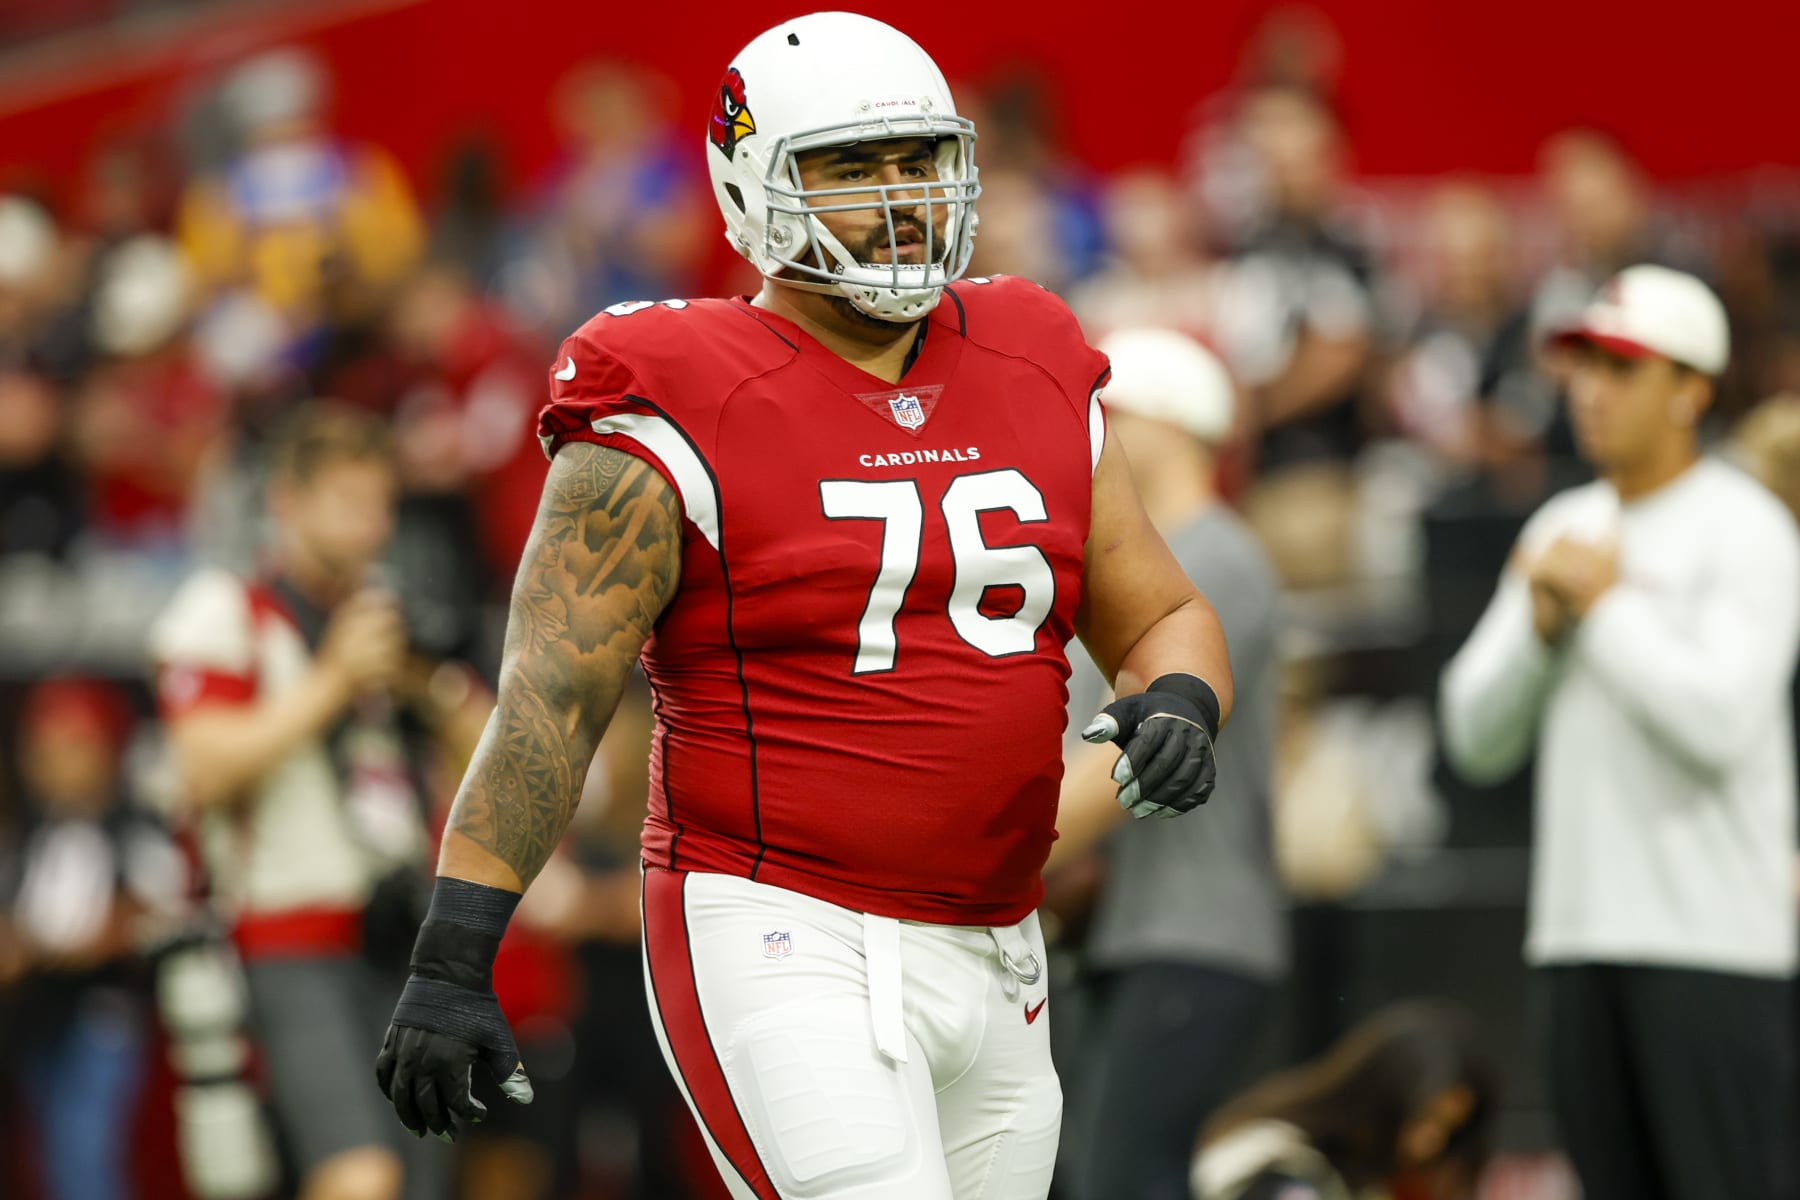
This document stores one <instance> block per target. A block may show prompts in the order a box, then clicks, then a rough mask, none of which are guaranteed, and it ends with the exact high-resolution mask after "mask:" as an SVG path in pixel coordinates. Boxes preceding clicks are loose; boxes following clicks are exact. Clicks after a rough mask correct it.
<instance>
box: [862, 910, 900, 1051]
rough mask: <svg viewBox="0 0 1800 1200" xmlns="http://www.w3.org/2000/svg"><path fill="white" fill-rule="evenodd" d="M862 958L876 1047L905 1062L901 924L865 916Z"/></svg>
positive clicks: (892, 920) (884, 918)
mask: <svg viewBox="0 0 1800 1200" xmlns="http://www.w3.org/2000/svg"><path fill="white" fill-rule="evenodd" d="M863 957H864V958H865V959H866V960H867V964H868V971H869V1023H870V1024H871V1025H872V1026H873V1027H874V1030H875V1048H876V1049H877V1050H879V1051H881V1052H882V1053H883V1054H885V1055H886V1056H887V1057H888V1058H890V1059H892V1060H893V1061H894V1062H897V1063H903V1062H905V1061H906V1020H905V1010H904V1009H903V1008H902V1006H901V996H900V922H899V921H896V920H895V919H894V918H893V917H877V916H874V915H872V914H868V913H865V914H864V915H863Z"/></svg>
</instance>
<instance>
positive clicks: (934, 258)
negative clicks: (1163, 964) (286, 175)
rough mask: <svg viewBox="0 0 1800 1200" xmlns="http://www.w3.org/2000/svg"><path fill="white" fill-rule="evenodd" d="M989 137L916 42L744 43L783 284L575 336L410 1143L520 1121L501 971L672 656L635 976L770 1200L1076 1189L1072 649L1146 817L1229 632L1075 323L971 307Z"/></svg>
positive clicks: (989, 282)
mask: <svg viewBox="0 0 1800 1200" xmlns="http://www.w3.org/2000/svg"><path fill="white" fill-rule="evenodd" d="M974 143H975V130H974V128H973V127H972V125H971V124H970V122H969V121H968V120H966V119H964V118H962V117H959V116H957V115H956V107H955V104H954V102H953V101H952V99H951V96H950V92H949V89H948V88H947V87H946V85H945V83H944V79H943V76H942V74H941V73H940V72H939V71H938V69H937V67H936V66H935V65H934V64H933V62H932V61H931V59H930V58H929V57H927V56H926V54H925V53H924V51H923V50H921V49H920V48H919V47H918V46H917V45H916V44H915V43H914V42H913V41H911V40H910V39H909V38H907V37H906V36H904V35H903V34H901V33H899V32H897V31H896V30H894V29H891V28H889V27H888V26H886V25H884V24H882V23H880V22H878V21H874V20H871V19H869V18H866V17H860V16H852V15H848V14H843V13H820V14H815V15H812V16H808V17H802V18H800V19H798V20H794V21H791V22H788V23H785V24H782V25H779V26H777V27H775V28H774V29H771V30H769V31H768V32H766V33H764V34H763V35H762V36H760V37H758V38H756V39H755V40H754V41H753V42H751V43H750V44H749V45H748V46H747V47H745V49H744V50H743V52H742V53H741V54H739V55H738V57H737V58H736V60H735V61H734V62H733V64H732V66H731V69H730V70H729V71H728V72H727V73H726V76H725V79H724V81H723V83H722V84H721V85H720V88H719V92H718V95H717V97H716V103H715V105H714V109H713V114H712V123H711V128H710V130H709V134H708V145H707V147H706V149H705V154H706V156H707V160H708V161H709V162H710V163H711V166H712V178H713V185H714V191H715V194H716V196H717V199H718V202H719V206H720V209H721V210H722V212H723V213H724V216H725V226H726V230H727V236H728V237H729V239H730V241H731V243H732V245H734V246H735V247H736V248H737V249H738V250H739V251H740V252H741V253H742V254H743V255H744V256H745V257H746V258H748V259H749V260H750V261H751V262H752V263H754V264H755V265H756V266H757V268H758V269H759V270H760V271H761V273H762V276H763V279H764V283H763V287H762V289H761V291H760V293H759V294H758V295H756V296H754V297H745V298H738V299H732V300H692V301H683V300H665V301H661V302H641V303H634V304H621V305H616V306H614V307H613V308H611V309H608V310H607V311H605V312H602V313H600V314H598V315H597V316H595V317H594V318H593V319H592V320H591V321H589V322H588V323H587V324H586V325H584V326H582V327H581V328H580V329H579V330H577V331H576V332H575V334H574V335H573V336H571V337H570V338H569V339H568V340H567V341H566V342H564V343H563V345H562V348H561V350H560V352H559V353H558V354H557V356H556V361H555V363H554V365H553V366H552V368H551V370H550V388H551V403H550V405H549V406H548V407H547V408H546V409H545V410H544V413H543V417H542V428H541V432H542V435H543V440H544V444H545V448H546V450H547V451H548V453H549V454H550V455H551V466H550V472H549V477H548V480H547V482H546V485H545V490H544V499H543V504H542V508H541V510H540V512H539V515H538V519H537V524H536V528H535V530H534V533H533V536H532V539H531V543H530V545H529V546H528V548H527V550H526V552H525V556H524V561H523V563H522V564H521V566H520V569H519V574H518V579H517V582H516V584H515V589H514V596H513V606H512V616H511V622H510V626H509V629H508V634H507V644H506V657H505V664H504V667H503V670H502V673H501V679H500V693H499V703H498V708H497V711H496V712H495V714H494V717H493V720H492V722H491V723H490V725H489V727H488V730H487V734H486V737H485V739H484V741H483V743H482V746H481V748H480V750H479V751H478V752H477V754H476V756H475V758H474V761H473V762H472V764H471V765H470V768H469V772H468V776H467V778H466V779H465V780H464V783H463V786H462V789H461V791H460V793H459V795H458V796H457V799H456V804H455V808H454V811H453V813H452V815H451V820H450V828H449V830H448V832H447V834H446V836H445V841H444V845H443V853H442V857H441V859H440V861H439V866H438V870H439V879H438V884H437V892H436V895H435V898H434V900H433V906H432V910H431V913H430V916H429V917H428V919H427V920H426V922H425V924H424V926H423V928H422V929H421V931H420V933H419V938H418V944H417V948H416V950H415V952H414V956H413V975H412V978H411V979H410V980H409V981H408V983H407V985H406V989H405V991H404V993H403V994H402V996H401V998H400V1002H399V1005H398V1007H397V1008H396V1010H395V1013H394V1018H393V1025H392V1028H391V1029H390V1030H389V1034H388V1040H387V1043H386V1045H385V1046H384V1047H383V1049H382V1052H381V1057H380V1059H379V1061H378V1065H377V1076H378V1080H379V1083H380V1085H381V1088H382V1090H383V1091H384V1092H386V1093H387V1094H388V1096H389V1097H390V1099H391V1100H392V1101H393V1103H394V1105H395V1107H396V1109H397V1110H398V1112H399V1115H400V1118H401V1120H402V1121H403V1122H405V1123H406V1125H407V1126H408V1127H409V1128H411V1129H413V1130H414V1131H415V1132H420V1133H423V1132H425V1131H430V1132H433V1133H436V1134H439V1135H440V1136H444V1137H450V1136H453V1135H454V1131H455V1125H456V1122H458V1121H462V1120H475V1119H478V1118H479V1116H480V1106H479V1104H478V1102H476V1101H474V1100H473V1098H472V1097H471V1096H470V1094H469V1080H470V1072H471V1069H472V1066H473V1064H474V1063H476V1062H477V1061H479V1062H481V1063H483V1064H485V1066H486V1068H487V1069H490V1070H492V1071H494V1073H495V1075H496V1077H497V1078H498V1079H501V1080H503V1081H504V1088H505V1090H506V1092H507V1093H508V1094H509V1095H511V1096H513V1097H514V1098H516V1099H524V1098H528V1097H529V1094H530V1085H529V1083H528V1081H527V1079H526V1076H525V1073H524V1070H523V1068H522V1067H521V1065H520V1063H519V1060H518V1054H517V1051H516V1049H515V1048H514V1043H513V1040H512V1037H511V1036H510V1034H509V1033H508V1031H507V1026H506V1022H505V1020H504V1018H503V1016H502V1014H501V1012H500V1010H499V1008H498V1006H497V1005H496V1004H495V1002H494V998H493V996H492V994H491V989H490V986H489V969H490V965H491V960H492V957H493V952H494V947H495V945H496V944H497V943H498V941H499V938H500V935H501V933H502V931H503V930H504V927H505V925H506V922H507V919H508V917H509V915H510V914H511V912H512V909H513V906H514V904H515V903H516V902H517V900H518V895H519V893H520V891H521V890H522V889H523V888H525V887H526V886H527V885H528V884H529V883H530V882H531V879H532V876H533V875H535V874H536V873H537V871H538V869H539V868H540V867H541V866H542V865H543V863H544V860H545V858H546V857H547V856H548V855H549V853H550V850H551V847H552V846H554V845H555V843H556V841H557V839H558V838H559V837H561V836H562V833H563V830H564V827H565V826H566V825H567V824H568V821H569V817H570V813H571V810H572V809H573V808H574V806H575V803H576V798H577V796H578V795H579V793H580V790H581V781H582V775H583V772H584V771H585V770H586V769H587V764H588V760H589V758H590V757H591V756H592V754H593V752H594V746H595V743H596V742H597V741H598V739H599V737H600V734H601V731H602V730H603V729H604V728H605V726H606V723H607V720H608V718H609V716H610V715H611V713H612V709H613V705H614V703H615V702H616V701H617V699H618V696H619V693H620V689H621V687H622V686H623V685H624V682H625V679H626V677H627V675H628V674H629V673H630V671H631V670H632V668H633V666H634V664H636V663H637V662H638V661H639V659H640V655H641V658H642V662H643V666H644V669H645V672H646V673H647V674H648V676H649V679H650V682H651V685H652V687H653V689H654V695H655V704H656V712H657V730H656V739H655V743H654V749H653V751H652V755H651V762H650V770H651V777H652V798H651V811H650V815H649V817H648V819H647V821H646V822H645V826H644V836H643V859H644V885H643V919H644V971H645V982H646V985H647V986H648V988H649V991H650V996H651V1000H652V1005H651V1007H652V1012H653V1013H654V1014H655V1016H656V1024H657V1036H658V1038H659V1040H660V1042H661V1044H662V1049H663V1053H664V1056H665V1057H666V1058H667V1060H668V1063H669V1067H670V1069H671V1071H673V1073H674V1075H675V1078H676V1080H677V1082H678V1083H679V1085H680V1087H681V1089H682V1091H683V1094H684V1095H685V1096H686V1098H687V1101H688V1103H689V1105H690V1106H691V1107H692V1109H693V1111H694V1114H695V1116H696V1117H697V1118H698V1120H699V1122H700V1125H701V1127H702V1129H703V1130H704V1132H705V1134H706V1137H707V1141H708V1145H709V1147H710V1148H711V1150H712V1153H713V1156H714V1158H715V1160H716V1162H717V1165H718V1167H719V1170H720V1171H721V1173H722V1174H723V1175H724V1177H725V1180H726V1182H727V1184H728V1186H729V1188H730V1190H731V1192H732V1194H733V1195H734V1196H736V1197H739V1198H742V1200H748V1198H751V1197H755V1198H758V1200H777V1198H778V1197H783V1198H786V1197H799V1196H805V1197H809V1198H821V1200H823V1198H829V1197H839V1196H844V1197H848V1196H852V1195H854V1196H856V1197H859V1198H862V1200H951V1198H955V1200H973V1198H977V1197H981V1198H987V1200H1026V1198H1031V1200H1041V1198H1042V1197H1043V1196H1044V1195H1045V1194H1046V1193H1047V1191H1048V1189H1049V1183H1050V1173H1051V1169H1052V1163H1053V1162H1054V1159H1055V1152H1056V1140H1057V1130H1058V1123H1059V1115H1060V1111H1061V1094H1060V1090H1059V1087H1058V1084H1057V1079H1056V1074H1055V1071H1054V1070H1053V1068H1052V1066H1051V1062H1050V1040H1049V1032H1048V1031H1049V1020H1048V1018H1047V1017H1046V1015H1045V1005H1046V1002H1047V997H1046V991H1045V989H1046V982H1047V981H1046V979H1045V972H1044V947H1043V941H1042V937H1041V935H1040V933H1039V929H1038V921H1037V918H1036V916H1035V915H1034V909H1035V907H1036V905H1037V903H1038V900H1039V898H1040V895H1041V892H1042V886H1041V884H1040V882H1039V870H1040V868H1041V867H1042V865H1043V863H1044V860H1045V857H1046V855H1047V853H1048V850H1049V846H1050V842H1051V840H1052V839H1053V838H1054V837H1055V836H1056V834H1055V829H1054V820H1055V816H1056V797H1057V785H1058V779H1059V776H1060V773H1061V748H1060V737H1061V733H1062V728H1063V704H1064V698H1065V691H1064V683H1065V680H1066V679H1067V677H1068V664H1067V661H1066V659H1065V657H1064V647H1065V646H1066V644H1067V643H1068V640H1069V639H1070V637H1072V636H1079V637H1080V638H1081V639H1082V641H1083V643H1084V644H1085V645H1086V646H1087V647H1088V649H1089V650H1090V651H1091V652H1092V654H1093V657H1094V659H1095V661H1096V662H1097V663H1098V664H1100V666H1101V668H1102V670H1103V671H1104V673H1105V674H1106V676H1107V677H1108V679H1109V680H1111V681H1112V682H1113V683H1114V684H1115V687H1116V691H1117V694H1118V695H1119V696H1120V697H1121V698H1120V699H1119V700H1117V701H1115V702H1114V703H1113V704H1112V705H1109V706H1108V708H1107V709H1106V710H1105V711H1104V712H1103V713H1101V714H1100V715H1099V716H1098V717H1097V718H1096V719H1095V721H1094V722H1093V724H1092V725H1091V726H1090V727H1089V729H1088V732H1087V736H1088V737H1090V739H1093V740H1096V741H1106V740H1109V739H1110V740H1113V741H1116V742H1117V743H1118V744H1119V746H1120V747H1121V749H1122V751H1123V753H1122V754H1121V755H1120V757H1119V760H1118V764H1117V766H1116V768H1115V770H1114V778H1115V779H1116V780H1117V781H1118V783H1119V786H1120V792H1119V802H1120V803H1121V804H1122V805H1125V806H1126V807H1128V808H1130V809H1131V810H1132V811H1133V813H1134V814H1136V815H1137V816H1140V817H1148V816H1171V815H1176V814H1180V813H1183V812H1186V811H1187V810H1189V809H1192V808H1193V807H1195V806H1196V805H1198V804H1200V803H1202V802H1203V801H1204V800H1205V799H1206V797H1207V795H1208V793H1209V792H1210V791H1211V789H1212V782H1213V773H1214V772H1213V746H1212V743H1213V738H1214V736H1215V735H1216V734H1217V732H1218V728H1219V724H1220V722H1221V721H1222V720H1223V719H1224V717H1225V715H1226V714H1227V713H1228V712H1229V709H1230V706H1231V677H1230V667H1229V664H1228V662H1227V658H1226V651H1225V645H1224V639H1223V637H1222V635H1221V633H1220V631H1219V625H1218V621H1217V619H1216V617H1215V616H1214V613H1213V610H1212V608H1211V606H1210V605H1208V603H1207V602H1206V600H1205V599H1204V598H1203V597H1202V596H1201V595H1199V594H1198V593H1197V592H1196V591H1195V590H1194V588H1193V587H1192V585H1191V584H1190V583H1189V582H1188V580H1187V578H1186V577H1185V576H1184V574H1183V573H1182V571H1181V569H1180V568H1179V567H1178V566H1177V565H1176V563H1175V561H1174V559H1173V558H1171V556H1170V554H1169V551H1168V549H1167V548H1166V547H1165V545H1164V544H1163V542H1162V540H1161V539H1160V538H1159V537H1158V536H1157V534H1156V532H1155V530H1154V529H1153V528H1152V526H1151V524H1150V522H1149V521H1148V520H1147V519H1146V517H1145V515H1144V512H1143V509H1142V507H1141V505H1140V504H1139V501H1138V498H1137V495H1136V493H1135V492H1134V491H1133V489H1132V486H1131V482H1130V477H1129V474H1128V469H1127V466H1126V464H1125V462H1124V461H1123V460H1122V459H1121V457H1120V454H1119V452H1118V450H1117V449H1116V447H1114V445H1113V444H1112V442H1111V440H1110V439H1109V438H1108V437H1107V436H1106V432H1105V422H1104V418H1103V416H1102V414H1101V409H1100V404H1099V394H1100V391H1101V388H1102V387H1103V385H1104V384H1105V382H1106V375H1107V367H1106V362H1105V360H1104V358H1103V357H1102V356H1101V355H1100V354H1098V353H1097V352H1095V351H1094V350H1092V349H1091V348H1089V347H1088V346H1087V344H1086V343H1085V342H1084V341H1083V339H1082V336H1081V332H1080V330H1079V329H1078V328H1077V326H1076V323H1075V320H1074V318H1073V317H1072V316H1071V315H1070V313H1069V311H1068V309H1067V308H1066V307H1064V305H1063V304H1062V302H1061V301H1059V300H1058V299H1057V298H1056V297H1055V296H1053V295H1051V294H1050V293H1049V292H1046V291H1044V290H1043V289H1041V288H1039V287H1037V286H1036V285H1035V284H1032V283H1028V282H1025V281H1023V280H1018V279H1006V278H995V279H967V280H963V279H960V276H961V274H962V272H963V269H964V267H965V266H966V265H967V263H968V260H969V253H970V250H971V239H972V237H973V236H974V233H975V203H976V197H977V195H978V192H979V187H978V184H977V180H976V172H975V165H974V157H973V149H974Z"/></svg>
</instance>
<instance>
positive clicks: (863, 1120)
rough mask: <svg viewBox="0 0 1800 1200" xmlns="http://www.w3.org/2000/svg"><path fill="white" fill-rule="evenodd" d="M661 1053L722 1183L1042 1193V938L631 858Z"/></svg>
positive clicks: (1053, 1106)
mask: <svg viewBox="0 0 1800 1200" xmlns="http://www.w3.org/2000/svg"><path fill="white" fill-rule="evenodd" d="M643 915H644V982H645V986H646V987H647V988H648V989H649V993H650V1013H651V1017H652V1020H653V1021H654V1022H655V1024H656V1036H657V1040H658V1041H659V1042H660V1043H661V1045H662V1052H663V1058H664V1059H665V1060H666V1061H667V1062H668V1064H669V1069H670V1070H671V1071H672V1072H674V1075H675V1081H676V1083H677V1084H678V1085H679V1086H680V1088H681V1091H682V1095H683V1096H685V1097H686V1098H687V1102H688V1107H689V1108H691V1109H693V1111H694V1116H695V1117H696V1118H697V1119H698V1120H699V1122H700V1128H701V1129H702V1131H704V1133H705V1135H706V1144H707V1146H708V1147H709V1148H710V1149H711V1150H712V1155H713V1160H714V1161H715V1162H716V1163H717V1164H718V1168H719V1171H720V1173H721V1174H722V1175H723V1176H724V1178H725V1182H726V1184H727V1185H728V1186H729V1188H730V1190H731V1194H732V1196H733V1197H734V1198H735V1200H839V1198H843V1200H851V1198H854V1200H1044V1197H1045V1196H1046V1195H1048V1193H1049V1191H1050V1174H1051V1171H1052V1169H1053V1167H1054V1164H1055V1161H1056V1139H1057V1133H1058V1130H1059V1127H1060V1125H1061V1118H1062V1089H1061V1087H1060V1085H1059V1084H1058V1083H1057V1079H1056V1071H1055V1068H1054V1067H1052V1066H1051V1063H1050V1021H1049V1016H1048V1014H1047V1013H1046V1012H1045V1005H1046V995H1045V988H1046V986H1047V979H1046V972H1045V969H1044V962H1045V958H1044V943H1043V937H1042V935H1041V934H1040V933H1039V931H1038V921H1037V917H1036V915H1035V914H1034V915H1033V916H1031V917H1028V918H1027V919H1026V920H1025V921H1023V922H1022V923H1020V924H1019V925H1015V926H1007V927H1004V928H995V929H989V928H986V927H982V926H965V925H926V924H919V923H915V922H910V921H895V920H893V919H891V918H887V917H871V916H866V915H864V914H862V913H859V912H854V911H852V910H850V909H847V908H840V907H838V906H837V905H834V904H827V903H826V902H824V901H822V900H815V899H813V898H812V897H810V896H803V895H800V894H798V893H796V892H790V891H787V890H785V889H782V888H775V887H770V886H768V885H767V884H761V883H753V882H751V881H750V880H748V879H742V878H739V877H737V876H733V875H711V874H703V873H699V872H686V871H668V870H664V869H662V868H659V867H648V868H646V870H645V874H644V898H643Z"/></svg>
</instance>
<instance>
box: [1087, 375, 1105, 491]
mask: <svg viewBox="0 0 1800 1200" xmlns="http://www.w3.org/2000/svg"><path fill="white" fill-rule="evenodd" d="M1105 390H1106V389H1105V388H1095V389H1094V391H1093V394H1092V395H1090V396H1089V397H1088V456H1089V461H1088V473H1089V474H1090V475H1091V474H1093V473H1094V472H1095V471H1098V470H1099V469H1100V451H1101V450H1103V449H1105V447H1106V413H1105V411H1104V410H1103V409H1102V408H1101V407H1100V393H1101V392H1103V391H1105Z"/></svg>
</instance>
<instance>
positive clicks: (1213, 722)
mask: <svg viewBox="0 0 1800 1200" xmlns="http://www.w3.org/2000/svg"><path fill="white" fill-rule="evenodd" d="M1144 690H1145V691H1146V692H1171V693H1173V694H1174V695H1177V696H1180V697H1182V698H1184V699H1186V700H1187V701H1188V702H1189V703H1191V704H1192V705H1193V706H1194V707H1195V708H1197V709H1199V710H1200V716H1201V717H1202V718H1203V719H1204V721H1205V723H1206V733H1207V736H1209V737H1212V738H1215V739H1216V738H1217V737H1218V736H1219V715H1220V713H1219V696H1218V693H1217V692H1215V691H1213V690H1212V685H1211V684H1209V683H1207V682H1206V680H1204V679H1202V678H1200V677H1199V676H1198V675H1188V674H1185V673H1183V672H1180V671H1176V672H1173V673H1171V674H1168V675H1159V676H1157V677H1156V679H1155V680H1154V681H1153V682H1152V683H1151V684H1150V686H1149V687H1147V688H1145V689H1144Z"/></svg>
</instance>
